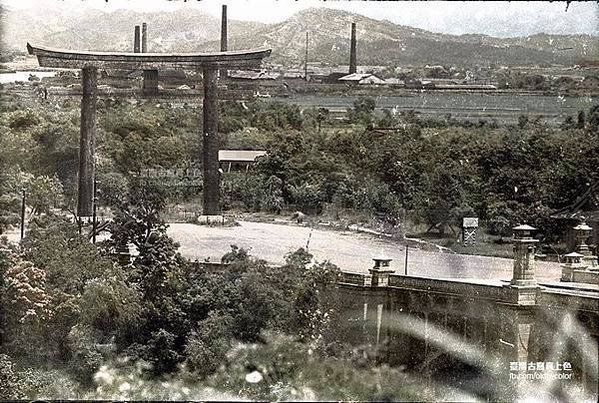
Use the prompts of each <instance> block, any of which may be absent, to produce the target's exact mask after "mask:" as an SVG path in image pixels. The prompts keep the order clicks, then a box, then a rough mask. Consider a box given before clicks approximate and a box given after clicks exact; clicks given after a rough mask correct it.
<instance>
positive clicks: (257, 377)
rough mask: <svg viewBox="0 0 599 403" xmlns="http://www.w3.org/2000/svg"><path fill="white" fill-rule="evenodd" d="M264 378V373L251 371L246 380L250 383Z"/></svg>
mask: <svg viewBox="0 0 599 403" xmlns="http://www.w3.org/2000/svg"><path fill="white" fill-rule="evenodd" d="M261 380H262V374H261V373H260V372H258V371H253V372H250V373H249V374H247V375H246V376H245V381H246V382H249V383H258V382H260V381H261Z"/></svg>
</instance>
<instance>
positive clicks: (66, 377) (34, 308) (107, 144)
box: [0, 98, 599, 400]
mask: <svg viewBox="0 0 599 403" xmlns="http://www.w3.org/2000/svg"><path fill="white" fill-rule="evenodd" d="M375 105H376V102H375V100H373V99H367V98H366V99H359V100H357V101H356V102H355V103H354V105H353V108H351V109H350V111H349V112H348V114H347V119H345V121H343V122H339V121H334V120H333V119H332V117H331V116H330V114H329V113H328V111H327V110H323V109H307V110H304V111H300V109H299V108H298V107H296V106H290V105H286V104H283V103H270V102H263V101H253V102H249V101H248V102H247V103H236V102H225V103H223V104H222V107H221V110H222V114H221V122H220V125H221V136H222V138H221V140H222V144H223V147H222V148H232V149H263V150H266V151H268V155H267V156H266V157H263V158H261V159H260V160H259V161H258V163H257V164H256V166H255V167H253V168H252V169H251V170H250V171H249V172H230V173H225V174H223V177H222V193H223V194H222V205H223V208H225V209H229V210H250V211H268V212H276V213H280V212H282V211H286V210H301V211H304V212H306V213H311V214H319V213H322V212H324V211H326V210H327V209H328V208H330V207H334V208H336V209H338V210H341V209H347V210H351V211H358V212H363V213H367V214H371V215H377V216H381V217H384V219H385V220H386V221H388V222H390V223H392V224H394V225H395V224H400V223H401V222H402V221H405V220H406V217H408V216H410V217H413V218H415V219H416V220H417V221H422V222H424V223H426V224H427V226H430V227H431V228H434V227H436V228H437V229H438V230H439V231H441V232H442V231H444V230H445V228H446V227H447V226H448V225H455V224H457V223H459V221H460V220H461V218H462V217H463V216H466V215H468V216H469V215H472V214H474V215H476V216H478V217H480V218H481V219H482V220H483V221H484V222H485V223H486V225H487V226H488V228H489V229H490V230H491V231H493V232H494V233H497V234H500V235H507V234H508V233H509V232H510V229H511V227H512V226H513V225H514V224H516V223H518V222H528V223H530V224H532V225H536V226H539V227H540V228H541V229H542V231H543V232H544V234H545V235H546V236H547V237H551V236H553V235H555V234H557V233H558V228H555V222H554V221H552V220H550V218H549V216H550V214H551V212H552V211H554V210H556V209H559V208H561V207H563V206H566V205H567V204H568V203H570V202H571V201H572V200H574V199H575V198H576V197H577V196H578V195H579V194H581V193H582V192H583V191H584V190H585V189H587V188H588V186H590V185H591V184H592V183H593V182H596V181H597V180H599V171H598V170H597V169H596V167H597V166H599V108H598V107H594V108H592V109H591V110H589V111H581V113H579V114H578V116H576V117H570V119H566V120H565V121H564V123H563V124H562V125H561V126H559V127H554V126H550V125H548V124H544V123H543V122H541V121H540V120H539V119H529V118H528V117H526V116H523V117H522V118H521V119H519V122H518V124H517V125H513V126H504V125H499V124H497V123H491V124H489V123H485V122H479V123H470V122H457V121H455V120H453V119H451V117H448V118H447V119H445V120H444V121H434V120H423V119H420V118H418V116H417V115H416V114H415V113H410V112H408V113H403V114H400V115H394V114H393V113H391V112H390V111H385V112H384V113H383V114H382V116H377V115H375V114H374V109H375ZM2 108H3V109H2V115H1V116H0V232H2V231H4V230H5V229H8V228H10V226H15V225H16V224H17V223H18V219H19V213H20V203H21V197H22V192H23V190H24V191H25V194H26V206H27V212H26V213H27V214H26V220H27V222H28V231H27V236H26V238H25V239H24V241H23V242H22V243H21V245H19V246H18V247H15V246H9V245H7V244H5V243H4V242H3V241H1V240H0V242H2V243H1V244H0V246H1V247H0V398H21V397H29V398H34V397H37V396H42V397H43V396H49V397H61V398H62V397H67V396H70V397H72V398H83V397H88V398H89V397H91V398H120V397H121V396H125V398H127V397H135V398H139V397H140V396H141V397H144V398H145V397H147V398H155V397H156V396H172V395H169V393H171V392H173V391H172V390H171V389H172V387H171V386H169V387H163V388H162V389H161V388H160V386H159V385H158V382H159V381H158V380H162V379H165V380H166V381H165V382H167V383H168V382H172V383H171V385H174V386H173V387H174V388H177V390H178V392H177V393H179V392H181V393H183V394H182V395H181V396H180V397H181V398H186V397H189V396H191V397H193V396H196V397H197V398H202V396H206V393H207V392H206V390H207V389H206V388H208V389H210V388H212V389H218V388H222V385H225V387H224V389H221V391H223V390H224V391H225V392H231V391H234V393H236V394H238V395H236V396H243V397H248V398H259V399H269V400H270V399H273V400H275V399H295V398H297V399H310V398H320V399H343V400H360V399H372V398H380V399H384V398H389V396H386V395H384V394H382V393H381V392H380V391H381V390H387V391H389V393H391V398H395V399H399V398H403V397H405V396H406V393H407V391H408V389H409V388H408V386H407V384H406V385H394V384H393V382H394V381H393V380H396V379H398V377H399V376H400V374H399V372H398V371H397V370H395V369H389V368H384V367H380V366H377V365H374V363H370V364H372V365H366V366H365V365H364V363H363V362H362V364H360V365H357V364H356V360H355V357H354V356H353V355H352V354H354V355H355V352H354V351H352V350H351V349H349V348H347V346H343V345H339V344H342V343H339V340H338V339H339V338H338V337H335V335H334V334H332V330H333V329H334V328H335V324H336V321H337V320H338V319H339V318H338V316H337V313H338V312H339V301H338V300H337V296H336V293H335V291H334V287H333V285H334V284H335V282H336V281H337V279H338V276H339V269H338V268H337V267H335V266H333V265H331V264H330V263H328V262H322V263H312V257H311V256H310V255H309V254H307V252H305V251H304V250H299V251H297V252H296V253H294V254H291V255H290V256H288V258H287V263H286V264H285V265H284V266H282V267H271V266H269V265H267V264H266V262H264V261H262V260H259V259H256V258H253V257H251V256H250V255H249V254H248V253H247V251H245V250H243V249H239V248H237V247H232V249H231V251H230V252H229V253H228V254H226V255H225V256H223V259H222V263H223V265H225V267H226V269H225V270H222V271H219V272H216V273H211V272H210V271H208V270H206V269H205V268H204V267H203V266H202V265H201V264H195V263H191V262H189V261H187V260H186V259H184V258H183V257H182V256H181V255H180V254H179V253H178V245H177V244H176V243H175V242H174V241H173V240H172V239H170V238H169V237H168V236H167V233H166V229H167V225H166V224H165V222H164V221H163V219H162V216H161V213H162V211H163V210H164V208H165V207H166V206H167V205H168V204H169V203H173V202H175V203H177V202H181V201H185V200H186V199H193V198H194V197H197V196H198V195H197V194H195V193H194V191H191V190H189V191H186V192H183V191H181V190H180V189H179V190H176V189H175V190H173V189H171V188H167V187H163V186H160V185H156V186H147V185H144V184H143V183H141V182H139V181H136V180H134V179H133V176H132V173H135V172H137V171H139V170H142V169H146V168H167V169H174V168H190V167H200V166H201V161H199V156H200V155H201V150H202V144H201V141H200V138H201V137H200V135H199V133H200V132H201V127H200V116H201V111H199V110H198V109H196V108H192V107H190V106H184V107H180V108H179V107H177V108H175V107H172V106H170V105H168V104H162V105H161V104H158V105H156V104H150V103H145V104H129V103H125V102H114V101H102V102H101V103H100V105H99V116H100V118H99V125H98V126H99V129H98V139H97V150H98V152H97V154H98V158H97V161H96V163H97V171H98V181H99V184H100V185H99V188H100V201H101V205H102V206H110V207H111V208H112V212H113V214H114V219H113V221H112V223H111V224H110V225H109V226H108V230H109V232H110V233H111V238H110V239H109V240H107V241H104V242H102V243H100V244H98V245H97V246H96V245H92V244H90V243H89V239H88V237H87V235H82V234H81V231H80V227H79V226H78V225H77V223H76V222H74V220H72V219H71V213H72V212H73V211H74V210H75V197H74V195H75V190H76V189H75V184H76V183H77V181H76V166H77V164H76V161H77V147H78V124H79V123H78V120H79V116H78V105H75V104H73V103H72V102H70V101H65V102H64V103H63V104H62V105H50V104H43V105H40V106H39V108H36V109H35V110H33V109H32V108H29V107H26V106H21V105H17V104H11V106H2ZM377 127H378V128H384V130H383V129H380V130H379V129H377ZM83 234H85V231H84V232H83ZM127 250H131V251H133V252H134V253H133V256H132V257H131V261H130V262H129V263H128V264H125V263H124V262H123V261H122V259H119V253H120V254H121V257H122V254H123V253H124V252H126V251H127ZM273 357H276V358H273ZM281 357H283V358H281ZM48 368H49V369H48ZM258 370H259V372H260V374H261V376H262V377H265V379H266V380H267V381H266V382H262V383H257V384H253V383H252V382H249V381H248V382H246V381H244V376H245V375H247V374H252V373H254V372H256V371H258ZM53 371H57V372H53ZM127 372H129V373H130V374H131V376H132V378H127V379H128V380H123V379H120V378H124V374H125V373H127ZM48 374H52V375H48ZM49 376H51V377H55V378H53V379H54V380H53V381H48V379H49ZM116 378H119V379H120V380H119V381H118V382H117V381H115V380H114V379H116ZM58 379H60V380H61V382H63V383H64V385H66V386H65V389H63V390H57V389H56V385H57V384H58V383H59V382H58V381H57V380H58ZM110 379H112V380H111V381H109V380H110ZM323 379H326V380H327V382H323ZM169 380H170V381H169ZM198 380H200V381H201V382H203V383H202V384H201V385H202V387H199V386H198V385H199V383H198V382H199V381H198ZM160 382H162V381H160ZM125 384H127V385H128V386H123V385H125ZM117 385H118V386H117ZM373 385H378V386H377V387H373ZM383 386H384V389H382V388H383ZM93 387H97V389H95V390H93ZM194 388H195V389H194ZM67 389H71V390H77V391H78V392H76V394H73V392H70V391H68V390H67ZM185 389H188V390H189V393H187V394H186V393H185V392H183V391H184V390H185ZM152 393H156V394H157V395H152ZM173 393H174V392H173ZM208 395H210V394H208ZM214 396H217V398H218V397H221V398H224V397H226V396H223V395H218V394H217V395H214Z"/></svg>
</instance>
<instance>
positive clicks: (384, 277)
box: [368, 257, 395, 287]
mask: <svg viewBox="0 0 599 403" xmlns="http://www.w3.org/2000/svg"><path fill="white" fill-rule="evenodd" d="M372 260H374V267H373V268H371V269H368V271H369V272H370V273H371V275H372V281H371V286H372V287H386V286H388V285H389V275H390V274H391V273H393V272H394V271H395V270H393V269H391V268H390V267H389V263H390V262H391V260H393V259H390V258H387V257H375V258H373V259H372Z"/></svg>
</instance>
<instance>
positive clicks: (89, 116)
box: [77, 67, 98, 217]
mask: <svg viewBox="0 0 599 403" xmlns="http://www.w3.org/2000/svg"><path fill="white" fill-rule="evenodd" d="M81 78H82V81H83V83H82V89H83V98H82V99H81V127H80V131H79V189H78V198H77V215H78V216H79V217H89V216H91V215H92V198H93V193H94V166H95V164H94V149H95V143H96V103H97V100H98V69H97V68H96V67H86V68H84V69H83V70H82V74H81Z"/></svg>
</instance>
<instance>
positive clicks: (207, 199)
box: [27, 43, 271, 217]
mask: <svg viewBox="0 0 599 403" xmlns="http://www.w3.org/2000/svg"><path fill="white" fill-rule="evenodd" d="M27 50H28V52H29V54H30V55H36V56H37V60H38V63H39V65H40V66H41V67H55V68H67V69H81V70H82V74H81V77H82V80H83V83H82V89H83V98H82V101H81V129H80V140H79V188H78V199H77V214H78V215H79V216H80V217H85V216H88V217H89V216H91V214H92V198H93V186H94V168H95V167H94V148H95V137H96V102H97V99H98V93H97V89H98V78H97V77H98V74H97V73H98V69H99V68H101V69H107V70H159V69H186V70H202V72H203V83H204V100H203V106H204V108H203V123H204V124H203V133H202V142H203V156H202V157H203V166H204V170H203V171H204V172H203V173H204V178H203V202H204V206H203V207H204V210H203V214H204V215H218V214H220V203H219V200H220V176H219V172H218V149H219V144H218V91H217V76H218V74H217V72H218V70H219V69H251V68H259V67H260V66H261V63H262V60H263V59H264V58H265V57H268V56H270V53H271V49H254V50H243V51H228V52H213V53H117V52H87V51H72V50H65V49H52V48H47V47H41V46H31V45H30V44H29V43H28V44H27Z"/></svg>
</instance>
